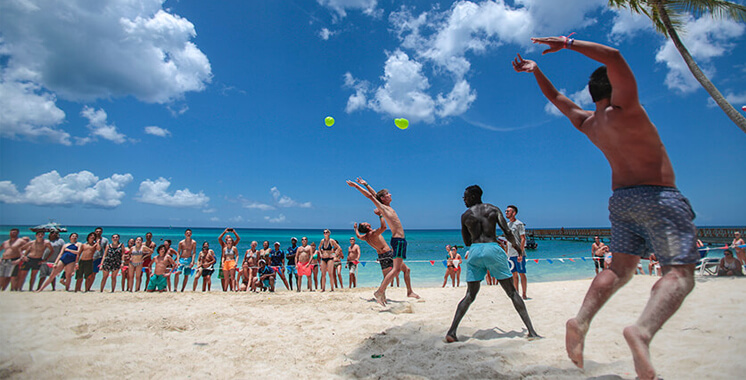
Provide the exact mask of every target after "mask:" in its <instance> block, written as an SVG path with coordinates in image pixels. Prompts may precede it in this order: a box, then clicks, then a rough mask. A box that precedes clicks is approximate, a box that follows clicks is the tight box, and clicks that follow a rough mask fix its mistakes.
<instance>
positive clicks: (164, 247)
mask: <svg viewBox="0 0 746 380" xmlns="http://www.w3.org/2000/svg"><path fill="white" fill-rule="evenodd" d="M161 248H163V249H166V245H165V244H161V245H159V246H158V248H156V249H155V251H156V252H157V253H158V254H160V253H161Z"/></svg>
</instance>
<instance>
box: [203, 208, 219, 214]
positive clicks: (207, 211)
mask: <svg viewBox="0 0 746 380" xmlns="http://www.w3.org/2000/svg"><path fill="white" fill-rule="evenodd" d="M217 211H218V210H216V209H214V208H206V209H204V210H202V212H204V213H205V214H213V213H215V212H217Z"/></svg>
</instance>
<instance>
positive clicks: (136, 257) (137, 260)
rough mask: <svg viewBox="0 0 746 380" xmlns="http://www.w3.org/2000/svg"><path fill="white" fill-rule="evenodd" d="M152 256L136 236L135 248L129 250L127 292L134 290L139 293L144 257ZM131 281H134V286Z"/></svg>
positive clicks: (149, 250) (151, 252) (150, 250)
mask: <svg viewBox="0 0 746 380" xmlns="http://www.w3.org/2000/svg"><path fill="white" fill-rule="evenodd" d="M152 254H153V250H152V249H150V247H146V246H145V245H144V244H143V243H142V237H141V236H138V237H137V238H136V239H135V246H134V247H132V249H131V250H130V266H129V270H128V271H129V286H128V287H127V290H128V291H130V292H131V291H132V290H133V289H135V291H140V282H141V281H142V265H143V262H144V261H145V257H146V256H147V257H150V256H151V255H152ZM133 279H135V280H136V283H135V285H136V286H134V287H133V286H132V285H133V281H132V280H133Z"/></svg>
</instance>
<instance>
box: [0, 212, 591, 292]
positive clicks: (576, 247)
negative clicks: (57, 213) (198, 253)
mask: <svg viewBox="0 0 746 380" xmlns="http://www.w3.org/2000/svg"><path fill="white" fill-rule="evenodd" d="M13 227H17V228H19V229H20V230H21V236H30V237H32V238H33V233H32V232H31V231H30V230H29V228H30V227H31V226H0V237H5V236H8V233H9V231H10V229H11V228H13ZM102 227H103V229H104V236H106V237H107V238H109V240H111V235H113V234H115V233H116V234H119V235H120V236H121V237H122V241H124V242H126V241H127V240H128V239H130V238H135V237H137V236H142V237H144V236H145V233H146V232H152V233H153V240H154V241H155V242H156V243H157V244H162V242H163V241H164V240H166V239H170V240H171V241H172V243H173V245H174V248H175V246H176V245H177V244H178V242H179V241H180V240H182V239H183V238H184V230H185V228H178V227H173V228H171V227H166V228H164V227H156V228H144V227H114V226H102ZM94 228H95V226H67V229H68V231H67V232H66V233H62V235H61V237H62V238H63V239H64V240H65V241H68V240H69V235H70V234H71V233H73V232H76V233H78V234H79V235H80V239H79V240H80V241H85V236H86V235H87V234H88V233H89V232H92V231H93V230H94ZM222 231H223V229H218V228H192V238H193V239H195V240H196V241H197V242H198V244H199V245H198V246H201V244H202V243H203V242H205V241H207V242H208V243H209V244H210V248H212V249H213V250H214V251H215V253H216V255H218V262H220V257H219V255H220V249H219V248H220V245H219V243H218V236H219V235H220V233H221V232H222ZM236 231H237V232H238V234H239V236H240V237H241V241H240V242H239V244H238V248H239V252H240V253H241V258H240V260H239V263H240V262H242V261H243V254H244V252H245V251H246V250H247V249H248V248H249V246H250V244H251V241H253V240H256V241H257V242H259V247H260V248H261V245H262V242H263V241H264V240H267V241H269V243H270V245H272V244H273V243H274V242H275V241H279V242H280V244H281V246H282V248H287V247H289V246H290V238H291V237H296V238H298V240H299V241H300V238H301V237H303V236H306V237H308V239H309V242H316V243H317V244H318V242H319V241H320V240H321V239H322V237H323V235H322V231H323V229H313V230H311V229H240V228H239V229H236ZM352 236H354V233H353V231H352V229H346V230H341V229H340V230H332V238H333V239H336V240H337V241H338V242H339V244H340V246H341V247H342V248H343V250H344V252H345V257H346V255H347V248H348V247H349V239H350V237H352ZM384 236H385V237H386V239H387V241H388V239H389V238H390V234H384ZM406 237H407V260H406V261H405V262H406V263H407V265H408V266H409V267H410V269H411V271H412V272H411V274H412V284H413V286H414V287H415V288H416V287H436V286H441V285H442V283H443V276H444V275H445V271H446V267H445V264H444V260H445V257H446V253H445V246H446V245H447V244H451V245H453V244H456V245H459V246H463V241H462V240H461V231H460V230H407V231H406ZM358 243H362V244H360V247H361V252H362V254H361V262H362V263H361V264H360V265H359V266H358V286H359V287H370V286H377V285H378V284H380V282H381V278H382V277H381V267H380V265H378V263H377V262H376V261H375V259H376V253H375V251H374V250H373V249H372V248H371V247H370V246H368V245H367V243H365V242H360V241H358ZM537 243H538V244H539V247H538V249H535V250H527V254H528V261H527V264H526V270H527V276H528V280H529V282H547V281H562V280H576V279H583V278H590V277H593V276H594V275H595V271H594V266H593V262H592V261H591V260H590V243H589V242H580V241H561V240H537ZM459 253H461V255H464V253H465V250H464V249H463V248H460V249H459ZM536 260H538V262H536ZM342 275H343V279H344V282H345V286H347V281H348V272H347V269H346V268H343V270H342ZM99 278H100V276H97V281H96V282H97V283H98V280H99ZM465 278H466V273H465V271H462V273H461V281H462V282H464V281H465ZM212 281H213V283H214V284H216V285H217V286H216V287H213V290H216V289H219V288H220V286H219V280H218V278H217V274H214V275H213V277H212ZM403 285H404V284H403V283H402V286H403ZM462 285H464V284H462ZM96 286H98V285H97V284H94V289H96ZM448 286H450V281H449V285H448Z"/></svg>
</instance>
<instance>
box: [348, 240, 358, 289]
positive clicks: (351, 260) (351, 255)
mask: <svg viewBox="0 0 746 380" xmlns="http://www.w3.org/2000/svg"><path fill="white" fill-rule="evenodd" d="M356 235H357V234H356ZM359 263H360V246H359V245H358V244H357V243H355V238H354V237H351V238H350V247H349V248H347V269H348V270H349V271H350V288H356V287H357V264H359Z"/></svg>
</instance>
